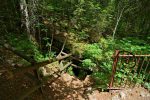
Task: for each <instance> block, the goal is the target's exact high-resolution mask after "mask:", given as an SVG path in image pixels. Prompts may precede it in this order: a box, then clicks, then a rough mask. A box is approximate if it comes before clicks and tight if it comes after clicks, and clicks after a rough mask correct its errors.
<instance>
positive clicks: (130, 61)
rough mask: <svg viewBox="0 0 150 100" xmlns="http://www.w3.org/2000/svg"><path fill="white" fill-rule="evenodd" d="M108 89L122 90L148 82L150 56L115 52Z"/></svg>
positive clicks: (149, 79)
mask: <svg viewBox="0 0 150 100" xmlns="http://www.w3.org/2000/svg"><path fill="white" fill-rule="evenodd" d="M113 59H114V60H113V66H112V75H111V79H110V83H109V88H110V89H111V88H115V87H117V88H123V87H131V86H135V84H137V83H139V84H142V83H144V82H150V64H149V63H150V55H149V54H146V55H144V54H135V55H134V54H133V53H131V52H129V51H120V50H116V51H115V53H114V56H113Z"/></svg>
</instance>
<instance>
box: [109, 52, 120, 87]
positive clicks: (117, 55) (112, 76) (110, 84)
mask: <svg viewBox="0 0 150 100" xmlns="http://www.w3.org/2000/svg"><path fill="white" fill-rule="evenodd" d="M119 53H120V51H119V50H116V51H115V54H114V56H113V57H114V60H113V66H112V75H111V79H110V83H109V88H112V87H113V83H114V77H115V73H116V67H117V63H118V59H119Z"/></svg>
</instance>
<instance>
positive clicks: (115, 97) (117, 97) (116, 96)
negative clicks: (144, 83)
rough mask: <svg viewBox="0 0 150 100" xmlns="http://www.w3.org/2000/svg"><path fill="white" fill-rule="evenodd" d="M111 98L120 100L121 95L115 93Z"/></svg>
mask: <svg viewBox="0 0 150 100" xmlns="http://www.w3.org/2000/svg"><path fill="white" fill-rule="evenodd" d="M111 100H120V98H119V96H118V95H115V96H113V97H112V98H111Z"/></svg>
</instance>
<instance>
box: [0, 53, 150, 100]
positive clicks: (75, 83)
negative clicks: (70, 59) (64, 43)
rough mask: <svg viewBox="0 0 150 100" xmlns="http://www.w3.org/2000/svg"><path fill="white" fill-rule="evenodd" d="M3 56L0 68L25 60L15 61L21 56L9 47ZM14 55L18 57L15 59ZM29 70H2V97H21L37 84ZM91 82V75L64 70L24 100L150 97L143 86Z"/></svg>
mask: <svg viewBox="0 0 150 100" xmlns="http://www.w3.org/2000/svg"><path fill="white" fill-rule="evenodd" d="M4 55H5V57H4ZM0 57H1V62H0V70H4V69H6V68H7V69H9V68H11V69H12V67H13V68H15V67H20V66H21V65H20V64H21V63H22V62H20V63H17V64H15V63H16V62H19V61H17V59H20V58H19V57H17V56H14V55H13V54H12V53H11V52H9V51H5V52H3V50H0ZM14 59H16V60H15V61H14ZM14 66H15V67H14ZM29 73H30V74H26V73H25V74H20V75H19V76H11V75H10V76H11V77H3V74H2V73H1V72H0V100H18V98H19V97H20V96H22V95H23V94H24V93H26V90H28V89H30V88H32V87H33V86H35V85H37V82H36V81H35V80H33V79H34V78H29V77H33V72H32V71H31V72H29ZM26 76H29V77H26ZM92 83H93V81H92V80H91V78H90V76H87V77H86V78H85V79H84V80H79V79H78V78H77V77H75V76H71V75H69V74H68V73H64V74H62V75H61V76H60V77H59V78H58V79H56V80H55V81H54V82H53V83H52V84H47V85H45V86H43V87H42V93H41V91H40V90H37V91H35V92H34V93H32V94H31V95H30V96H29V97H27V98H26V99H25V100H150V92H149V91H148V90H146V89H144V88H143V87H135V88H125V89H123V90H114V91H111V92H99V91H98V90H93V88H92Z"/></svg>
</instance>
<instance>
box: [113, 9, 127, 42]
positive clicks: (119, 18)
mask: <svg viewBox="0 0 150 100" xmlns="http://www.w3.org/2000/svg"><path fill="white" fill-rule="evenodd" d="M124 8H125V7H124ZM124 8H122V10H121V12H120V14H119V16H118V18H117V22H116V25H115V29H114V30H113V40H114V39H115V34H116V30H117V28H118V24H119V22H120V20H121V17H122V14H123V11H124Z"/></svg>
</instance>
